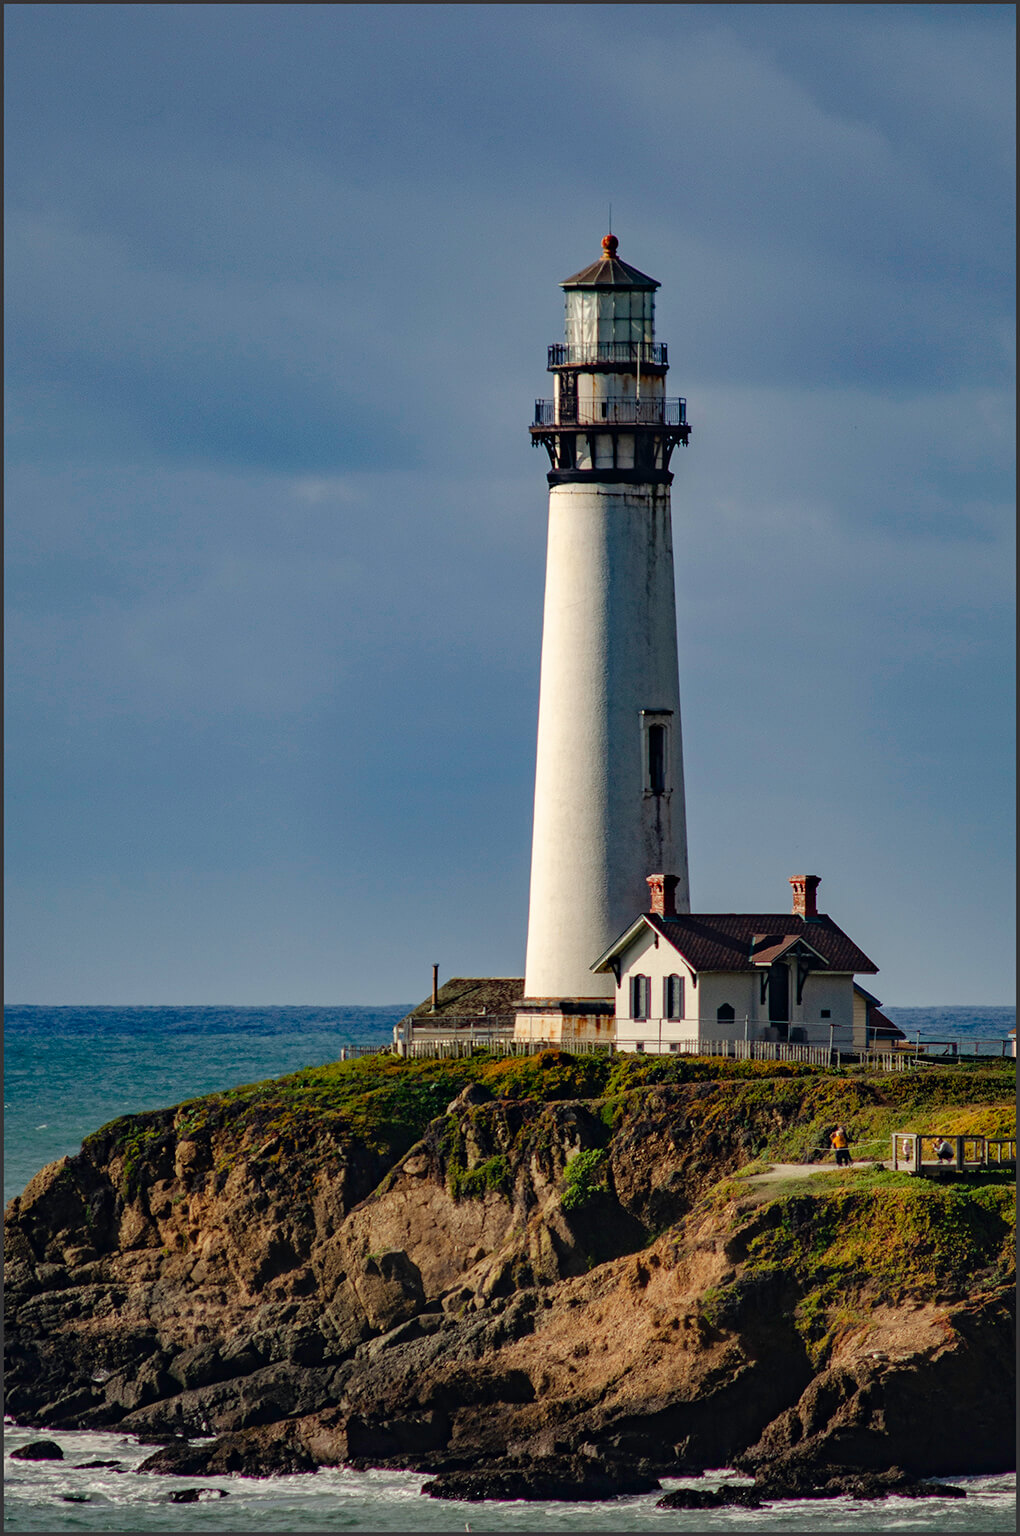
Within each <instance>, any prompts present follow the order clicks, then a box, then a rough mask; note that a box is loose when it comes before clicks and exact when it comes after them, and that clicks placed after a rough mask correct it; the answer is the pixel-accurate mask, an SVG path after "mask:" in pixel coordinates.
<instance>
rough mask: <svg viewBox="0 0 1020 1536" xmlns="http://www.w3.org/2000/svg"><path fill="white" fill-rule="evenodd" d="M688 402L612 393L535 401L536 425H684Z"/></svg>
mask: <svg viewBox="0 0 1020 1536" xmlns="http://www.w3.org/2000/svg"><path fill="white" fill-rule="evenodd" d="M686 421H687V401H686V400H685V399H683V398H681V397H679V396H678V397H674V398H672V399H669V400H665V399H656V398H655V397H654V396H651V397H648V398H646V399H643V400H634V399H630V398H629V397H627V396H625V395H611V396H609V397H608V398H606V399H604V400H574V399H569V400H564V399H561V400H560V401H559V402H558V403H557V401H555V400H536V401H535V419H534V421H533V422H532V426H534V427H634V426H638V427H659V426H664V427H682V426H683V425H684V424H685V423H686Z"/></svg>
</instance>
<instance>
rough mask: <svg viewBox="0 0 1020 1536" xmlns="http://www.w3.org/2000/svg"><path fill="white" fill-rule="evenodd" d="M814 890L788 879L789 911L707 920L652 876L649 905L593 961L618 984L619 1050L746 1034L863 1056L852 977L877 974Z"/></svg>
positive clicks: (675, 1046)
mask: <svg viewBox="0 0 1020 1536" xmlns="http://www.w3.org/2000/svg"><path fill="white" fill-rule="evenodd" d="M819 883H820V882H819V878H818V876H817V875H796V876H793V877H792V878H791V880H790V884H791V885H792V886H793V911H792V913H782V912H781V913H776V912H766V913H760V912H754V913H747V912H717V913H709V914H706V913H688V912H677V910H676V906H675V902H674V891H675V886H676V882H675V881H674V879H673V877H672V876H670V875H652V876H650V877H649V879H648V884H649V887H650V889H651V903H650V910H649V911H647V912H643V913H641V915H640V916H639V917H637V918H636V919H635V920H634V922H633V923H631V925H630V927H629V928H628V929H627V930H626V932H624V933H622V934H621V935H620V937H619V938H618V939H617V940H616V941H615V942H614V943H613V944H611V945H610V947H609V948H608V949H607V950H606V951H605V952H604V954H602V955H600V956H599V958H598V960H596V961H595V963H594V965H593V966H592V970H593V971H595V972H596V973H606V972H609V973H611V974H612V976H613V978H614V980H615V983H616V1030H615V1037H616V1048H617V1050H619V1051H647V1052H668V1051H671V1050H672V1051H681V1050H683V1051H690V1050H691V1049H692V1048H695V1044H694V1043H695V1042H697V1041H719V1040H744V1039H748V1040H773V1041H786V1042H789V1043H791V1044H797V1043H803V1044H805V1045H818V1046H823V1045H825V1046H827V1045H829V1044H830V1043H831V1045H832V1046H833V1047H835V1048H836V1049H837V1050H840V1049H841V1050H846V1051H850V1050H853V1049H855V1048H856V1049H858V1050H859V1049H861V1047H862V1046H863V1045H864V1043H865V1042H864V1040H863V1039H855V1034H856V1035H857V1036H860V1035H861V998H860V997H859V996H858V997H857V999H856V1013H857V1025H858V1027H857V1030H856V1031H855V1028H854V1023H855V985H854V976H855V974H857V975H859V974H864V975H875V974H876V973H877V970H878V967H877V966H876V965H874V964H873V963H872V961H871V960H869V959H868V957H867V955H866V954H864V952H863V951H862V950H860V949H858V947H857V945H856V944H855V943H854V942H853V940H852V939H850V938H848V937H847V935H846V934H845V933H844V932H843V930H842V928H840V927H838V926H837V925H836V924H835V923H834V922H833V921H832V919H831V917H827V916H826V915H825V914H824V913H820V912H818V911H817V910H816V904H815V892H816V889H817V887H818V885H819ZM856 990H858V991H861V990H862V989H856ZM864 996H865V997H867V999H868V1001H869V1003H870V1002H877V999H871V995H870V994H864ZM891 1027H893V1028H894V1027H895V1026H891Z"/></svg>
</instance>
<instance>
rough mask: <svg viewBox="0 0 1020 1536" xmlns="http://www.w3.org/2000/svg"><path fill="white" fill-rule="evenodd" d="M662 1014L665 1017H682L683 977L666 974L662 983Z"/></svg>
mask: <svg viewBox="0 0 1020 1536" xmlns="http://www.w3.org/2000/svg"><path fill="white" fill-rule="evenodd" d="M662 1015H663V1018H666V1019H682V1018H683V1016H684V979H683V977H682V976H667V977H666V978H665V980H664V981H663V983H662Z"/></svg>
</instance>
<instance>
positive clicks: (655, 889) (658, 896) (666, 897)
mask: <svg viewBox="0 0 1020 1536" xmlns="http://www.w3.org/2000/svg"><path fill="white" fill-rule="evenodd" d="M679 884H680V876H679V875H649V876H648V889H649V890H650V891H651V893H652V904H651V906H650V907H649V909H648V910H649V911H650V912H651V913H653V914H654V915H655V916H656V917H676V888H677V886H678V885H679Z"/></svg>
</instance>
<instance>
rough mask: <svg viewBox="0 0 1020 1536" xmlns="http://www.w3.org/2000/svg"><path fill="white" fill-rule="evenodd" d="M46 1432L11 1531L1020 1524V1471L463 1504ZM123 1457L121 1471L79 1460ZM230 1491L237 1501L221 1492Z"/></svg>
mask: <svg viewBox="0 0 1020 1536" xmlns="http://www.w3.org/2000/svg"><path fill="white" fill-rule="evenodd" d="M40 1438H43V1434H42V1432H40V1431H38V1430H28V1429H23V1428H18V1427H15V1426H11V1425H8V1426H7V1427H6V1430H5V1442H6V1444H5V1449H6V1452H7V1455H6V1457H5V1474H6V1500H5V1508H6V1522H5V1523H6V1529H7V1530H8V1531H54V1532H63V1531H125V1532H128V1531H131V1532H134V1531H137V1532H140V1533H147V1532H149V1531H171V1532H173V1531H238V1532H252V1531H267V1532H268V1531H273V1532H276V1531H280V1532H304V1531H308V1532H312V1531H381V1532H385V1531H388V1532H399V1531H409V1530H414V1531H421V1532H428V1531H447V1532H460V1531H463V1530H465V1528H466V1527H468V1526H470V1528H471V1530H472V1532H482V1531H508V1532H513V1531H519V1532H551V1533H559V1532H563V1533H565V1536H566V1533H568V1532H574V1531H577V1532H583V1531H590V1532H618V1533H626V1532H630V1531H658V1532H662V1533H665V1532H667V1531H683V1532H690V1531H708V1532H713V1533H714V1532H719V1533H722V1532H726V1531H748V1532H758V1531H761V1532H769V1531H777V1532H778V1531H784V1532H786V1531H790V1532H796V1531H817V1530H818V1529H819V1525H820V1524H824V1526H825V1528H826V1530H833V1531H858V1532H861V1533H864V1532H868V1531H900V1530H903V1531H918V1530H928V1531H939V1532H947V1533H948V1532H957V1531H960V1532H967V1531H969V1532H983V1531H990V1532H997V1531H1013V1530H1015V1528H1016V1479H1015V1477H1013V1476H1012V1475H1009V1476H999V1477H967V1478H948V1479H946V1481H948V1482H953V1483H956V1484H957V1485H958V1486H960V1487H962V1488H964V1489H965V1490H966V1493H967V1498H966V1499H965V1500H964V1499H958V1500H957V1499H952V1500H950V1499H923V1500H915V1499H885V1500H883V1501H882V1502H880V1503H861V1502H855V1501H853V1500H851V1499H833V1500H831V1501H829V1500H827V1501H826V1502H825V1504H824V1505H819V1504H818V1503H817V1502H816V1501H812V1500H803V1501H791V1502H784V1503H782V1504H773V1505H768V1506H766V1507H765V1508H763V1509H761V1510H749V1509H722V1510H690V1511H687V1510H665V1509H657V1508H656V1507H655V1506H656V1500H657V1499H658V1498H659V1497H660V1495H659V1494H657V1493H653V1494H643V1495H641V1496H639V1497H636V1498H627V1499H614V1500H612V1501H611V1502H609V1503H606V1504H556V1503H548V1504H538V1503H536V1504H530V1503H524V1502H517V1503H508V1504H461V1503H455V1502H450V1501H446V1500H434V1499H429V1498H423V1497H422V1496H421V1487H422V1483H423V1482H424V1481H426V1479H425V1478H424V1477H423V1476H422V1475H421V1474H420V1473H414V1472H386V1471H374V1472H352V1471H348V1470H345V1469H344V1468H329V1469H323V1470H321V1471H319V1472H316V1473H314V1474H313V1475H309V1476H294V1477H270V1478H248V1477H190V1478H186V1477H154V1476H152V1475H151V1474H148V1473H141V1474H140V1473H139V1472H138V1470H137V1468H138V1467H139V1465H140V1464H141V1463H142V1462H143V1461H144V1460H145V1458H146V1457H147V1456H149V1455H150V1454H151V1452H152V1447H151V1446H147V1445H139V1444H138V1442H137V1441H136V1440H132V1439H128V1438H127V1437H125V1436H123V1435H119V1434H117V1433H116V1431H106V1432H102V1433H100V1432H96V1433H93V1432H86V1431H73V1432H67V1431H62V1430H60V1431H51V1432H49V1433H47V1434H45V1438H47V1439H54V1440H56V1441H57V1443H58V1444H59V1445H60V1447H61V1449H62V1450H63V1452H64V1460H63V1461H59V1462H52V1461H49V1462H26V1461H12V1460H11V1458H10V1452H11V1451H12V1450H14V1449H16V1448H17V1447H18V1446H20V1445H26V1444H27V1443H28V1442H29V1441H31V1440H37V1439H40ZM114 1460H116V1461H118V1462H120V1463H121V1465H122V1466H123V1467H124V1469H125V1470H124V1471H121V1472H118V1471H116V1470H114V1469H113V1468H110V1467H102V1468H98V1467H97V1468H82V1467H80V1466H76V1465H75V1463H81V1462H86V1461H114ZM730 1475H732V1474H728V1473H726V1472H725V1471H720V1472H717V1473H710V1474H707V1475H706V1477H704V1478H701V1479H698V1478H667V1479H665V1480H664V1482H663V1487H664V1488H665V1489H667V1490H668V1489H670V1488H676V1487H680V1486H686V1487H697V1486H699V1485H700V1486H702V1487H714V1486H717V1485H718V1484H719V1482H721V1481H723V1480H724V1479H725V1478H727V1477H728V1476H730ZM182 1488H198V1489H202V1490H208V1493H209V1495H210V1498H209V1501H208V1502H206V1500H205V1499H203V1501H202V1502H200V1503H196V1504H172V1503H170V1502H169V1494H170V1493H171V1491H173V1490H175V1489H182ZM215 1489H220V1490H223V1491H224V1492H225V1493H226V1494H227V1497H226V1498H220V1497H216V1496H215V1494H213V1490H215Z"/></svg>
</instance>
